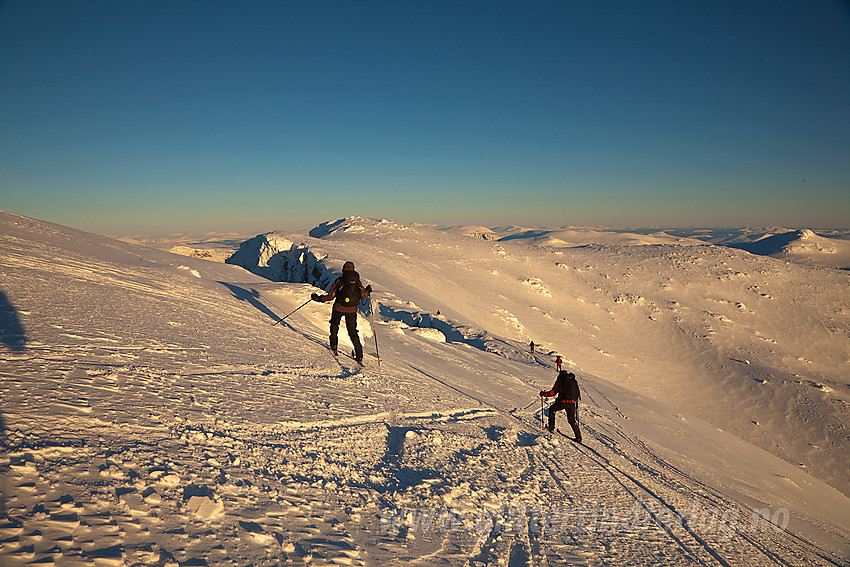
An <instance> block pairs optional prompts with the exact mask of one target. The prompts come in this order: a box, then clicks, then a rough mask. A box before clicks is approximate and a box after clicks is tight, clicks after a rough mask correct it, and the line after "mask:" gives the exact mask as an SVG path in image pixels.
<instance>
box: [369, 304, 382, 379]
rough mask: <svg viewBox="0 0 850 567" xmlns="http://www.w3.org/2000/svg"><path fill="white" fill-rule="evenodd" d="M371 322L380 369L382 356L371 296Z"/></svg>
mask: <svg viewBox="0 0 850 567" xmlns="http://www.w3.org/2000/svg"><path fill="white" fill-rule="evenodd" d="M369 320H370V321H371V322H372V336H373V337H375V357H376V358H377V359H378V368H380V367H381V355H379V354H378V333H376V332H375V307H374V305H373V304H372V296H371V295H370V296H369Z"/></svg>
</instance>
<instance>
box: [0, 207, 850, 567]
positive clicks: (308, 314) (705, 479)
mask: <svg viewBox="0 0 850 567" xmlns="http://www.w3.org/2000/svg"><path fill="white" fill-rule="evenodd" d="M2 223H3V225H2V228H3V230H2V233H0V234H2V235H3V240H2V243H0V244H2V248H3V254H2V256H0V263H2V270H3V280H2V284H0V287H2V291H3V293H4V294H5V295H6V296H7V298H8V302H9V304H10V305H12V306H13V308H14V312H13V313H12V315H10V316H13V317H15V318H17V319H18V320H19V321H20V323H21V327H22V328H23V329H24V333H25V338H24V341H23V343H24V344H23V345H18V342H19V341H17V340H14V341H13V340H7V341H4V342H5V344H4V346H3V348H4V349H5V350H3V351H2V354H3V365H2V367H1V368H0V395H2V398H0V399H2V403H0V417H2V421H1V423H2V427H1V428H0V432H2V436H3V440H4V446H5V447H6V450H5V452H4V453H3V456H2V461H0V469H2V473H3V474H2V476H0V478H1V479H2V485H0V487H2V498H0V503H2V509H3V511H4V512H5V514H4V519H3V520H2V521H0V562H2V564H3V565H24V564H46V565H49V564H56V565H240V566H241V565H279V564H284V563H287V562H290V563H296V564H309V565H366V564H369V565H389V564H398V565H400V564H409V563H413V562H418V563H421V564H425V565H432V564H433V565H438V564H439V565H442V564H458V565H459V564H464V565H491V564H492V565H496V564H508V565H523V564H530V565H555V564H576V565H582V564H584V565H602V564H614V563H621V564H629V565H681V564H691V563H698V564H705V565H715V564H719V565H777V564H779V565H788V564H793V565H798V564H799V565H836V564H841V561H842V559H841V556H840V554H841V546H842V544H843V543H844V542H846V541H847V539H848V532H849V531H850V528H848V524H847V517H846V513H845V512H844V510H846V509H848V508H847V507H846V506H845V504H846V503H847V500H846V497H844V496H843V495H842V494H840V493H839V492H838V491H836V490H835V489H832V488H830V487H829V486H827V485H825V484H824V483H823V482H821V481H819V480H817V479H815V478H814V477H813V476H811V475H810V474H808V473H807V472H806V471H804V470H801V469H800V467H798V466H795V465H793V464H789V463H786V462H783V461H781V460H779V459H778V458H776V457H775V456H773V455H771V454H768V453H766V452H763V451H760V450H759V449H757V448H755V447H753V446H752V445H750V444H748V443H746V442H744V441H742V440H741V439H740V438H738V437H734V436H732V435H730V434H728V433H724V432H721V431H718V428H717V427H716V426H713V425H709V424H708V423H705V422H703V421H701V420H700V419H697V418H694V417H691V415H690V414H689V413H688V412H687V411H685V410H684V409H683V408H681V407H678V406H668V405H665V404H662V403H660V402H658V401H654V400H651V399H649V398H646V397H644V396H641V395H638V394H636V393H634V392H633V391H631V390H629V389H628V388H627V387H624V386H628V385H629V384H628V383H626V384H624V385H617V384H615V383H613V382H611V381H608V380H606V379H603V378H601V377H599V376H598V375H597V374H596V373H594V372H591V371H587V370H586V369H583V368H582V367H581V366H580V365H581V364H582V362H581V360H582V357H584V356H585V355H584V354H583V353H584V352H592V350H590V349H585V348H584V346H583V345H581V348H576V349H573V348H564V345H558V344H555V341H547V340H540V342H541V343H543V345H544V346H543V348H542V349H541V350H538V352H536V353H535V354H533V355H532V354H531V353H529V352H528V351H527V348H526V345H527V342H528V341H527V340H526V339H527V338H528V337H527V336H517V335H509V336H502V335H499V334H498V333H495V332H492V331H491V330H490V329H489V328H488V327H487V326H485V325H481V324H478V323H477V321H478V319H479V318H481V320H482V321H485V322H493V324H494V326H495V327H497V328H499V329H510V328H511V325H510V323H509V322H508V319H506V317H510V316H513V317H515V318H516V320H517V321H519V322H521V323H522V324H523V325H525V326H526V327H527V328H530V329H533V328H534V327H535V326H540V325H541V324H540V323H538V322H534V323H532V324H529V323H528V321H529V319H528V317H527V315H528V313H536V312H535V311H534V310H530V309H527V308H526V307H524V304H523V303H522V302H521V301H519V300H517V299H512V298H509V299H508V300H507V301H506V300H505V299H500V298H499V297H497V296H498V295H504V296H505V297H509V296H508V295H507V294H505V293H501V292H498V291H497V292H488V291H479V292H477V293H472V292H468V295H461V296H460V298H461V299H464V298H466V297H475V298H476V300H475V301H477V302H478V303H472V304H471V305H477V306H479V307H475V308H473V307H469V306H467V305H465V304H464V303H463V302H462V301H460V300H458V302H455V296H453V295H451V291H452V290H451V289H449V290H448V291H446V290H445V289H443V291H444V293H440V294H438V293H437V290H440V289H441V288H444V285H443V284H444V282H449V281H450V280H451V278H449V277H448V276H442V275H439V274H438V275H437V276H435V279H433V280H431V281H430V283H429V282H428V281H426V280H427V272H428V270H431V271H433V270H434V265H431V266H429V267H428V269H425V268H416V267H415V265H416V264H417V263H416V262H412V265H411V266H408V268H410V269H411V270H413V271H412V272H411V274H410V276H411V279H408V280H407V282H408V283H406V284H403V285H402V284H399V285H398V286H396V285H395V281H396V278H397V280H398V281H399V282H400V281H402V280H403V279H404V275H403V274H401V273H399V274H394V273H390V272H386V273H382V272H381V271H380V270H379V269H378V265H379V264H380V262H379V261H378V260H377V259H375V260H372V261H371V262H370V260H369V258H368V257H367V258H364V259H363V260H362V261H361V260H360V259H359V258H357V259H356V260H355V261H357V263H358V269H359V270H360V271H361V273H362V275H363V278H364V280H365V281H366V282H367V283H373V285H374V286H375V287H376V290H378V291H377V292H376V293H375V299H376V311H377V313H376V320H375V323H376V328H377V335H378V339H379V341H380V344H379V346H380V353H381V357H382V362H381V365H380V367H379V366H378V365H377V360H376V359H375V352H374V343H373V342H371V341H370V340H366V339H371V338H373V337H372V335H371V327H370V325H369V324H368V322H367V320H366V319H365V318H364V317H361V318H360V325H359V328H360V332H361V336H362V337H363V338H364V346H365V347H366V353H367V358H366V363H367V366H366V368H363V369H360V368H358V367H357V366H356V365H355V364H354V363H353V361H351V360H349V359H347V358H346V357H344V356H342V355H341V356H340V357H339V358H334V357H333V356H332V355H331V354H330V353H329V351H328V350H327V319H328V317H329V315H330V305H317V304H314V303H310V304H308V305H307V306H305V307H304V308H303V309H301V310H299V311H298V312H297V313H295V314H293V315H292V316H291V317H290V318H289V319H287V320H286V321H284V322H282V323H280V324H278V325H276V326H272V323H274V322H275V321H276V320H277V319H278V318H279V317H280V316H281V315H283V314H285V313H288V312H289V311H291V310H293V309H295V308H296V307H298V306H299V305H301V304H302V303H303V302H304V301H305V300H306V298H308V297H309V294H310V292H311V291H313V290H314V289H315V288H313V287H311V286H310V285H307V284H303V283H298V284H279V283H271V282H268V281H267V280H264V279H261V278H258V277H256V276H253V275H252V274H249V273H247V272H245V271H244V270H242V269H240V268H237V267H234V266H224V265H220V264H214V263H211V262H206V261H203V260H195V259H188V258H181V257H176V256H173V255H171V254H167V253H164V252H157V251H153V250H148V249H144V248H140V247H135V246H132V245H129V244H124V243H117V242H115V241H111V240H109V239H103V238H100V237H96V236H94V235H87V234H85V233H79V232H77V231H72V230H70V229H64V228H62V227H56V226H55V225H49V224H47V223H40V222H37V221H31V220H29V219H23V218H22V217H16V216H14V215H6V214H4V215H3V216H2ZM337 226H338V227H344V226H348V225H345V224H344V223H343V224H340V225H337ZM380 226H381V227H382V228H384V229H393V226H385V225H380ZM369 230H370V225H368V224H364V223H360V224H358V225H357V226H356V227H352V228H351V229H350V231H349V234H350V235H356V236H357V237H358V238H360V239H362V238H366V237H367V236H368V235H369ZM398 231H399V232H398V234H396V237H398V238H400V236H399V234H406V233H412V232H414V229H413V228H404V229H398ZM323 232H324V233H325V236H328V237H330V238H334V236H333V235H334V234H336V233H335V232H330V231H328V230H324V231H323ZM418 238H421V236H420V237H418ZM441 238H445V241H441V240H440V238H436V239H435V240H434V241H433V243H432V245H433V246H438V245H441V242H445V243H446V244H444V245H451V246H456V247H457V250H459V251H462V252H463V253H464V254H465V257H466V258H467V261H468V265H472V264H476V263H477V264H479V265H481V266H482V268H481V270H484V273H486V274H487V277H488V278H492V277H493V276H492V275H491V274H490V273H489V272H486V269H487V268H486V267H484V266H488V265H490V264H491V259H490V255H489V254H490V253H491V252H490V250H489V249H487V252H486V254H487V255H486V256H483V257H482V258H483V261H482V259H481V258H479V260H478V261H476V258H477V254H478V252H477V250H478V248H477V246H478V244H477V241H471V242H476V244H475V245H474V246H476V248H472V249H469V248H466V245H465V243H466V240H462V241H460V243H461V244H458V243H457V241H456V240H454V238H455V237H453V236H451V235H445V236H444V237H441ZM484 244H485V245H486V243H484ZM348 245H349V244H347V243H345V242H342V243H341V244H340V246H341V248H344V247H346V246H348ZM335 246H336V245H335ZM362 248H363V247H362V246H354V245H351V249H350V250H349V249H341V250H340V251H338V252H337V251H335V252H334V255H333V257H334V258H336V257H339V258H345V257H348V254H349V252H352V253H353V251H354V250H361V253H364V252H363V251H362ZM507 249H508V248H507V247H506V248H505V250H507ZM402 251H403V252H404V253H405V254H406V255H407V256H408V257H415V255H414V254H413V251H412V250H411V249H409V248H407V244H404V247H403V250H402ZM367 252H368V250H367ZM390 252H391V251H387V252H384V254H389V253H390ZM374 253H375V255H376V256H375V258H378V256H377V252H374ZM508 253H510V254H514V255H516V254H518V253H517V252H508ZM321 255H322V254H317V255H316V257H317V258H319V257H320V256H321ZM367 256H368V255H367ZM396 256H397V254H396ZM495 256H498V257H501V256H499V255H495ZM519 261H520V262H525V260H519ZM418 264H419V265H420V266H421V265H422V263H421V262H420V263H418ZM435 264H436V263H435ZM181 266H182V267H181ZM454 269H455V268H453V270H454ZM551 269H552V270H553V271H556V272H554V273H562V272H564V270H563V269H562V268H559V267H557V266H555V265H554V264H552V265H551ZM192 270H194V271H195V272H197V274H198V275H200V277H198V275H196V274H195V273H194V272H192ZM416 270H421V271H416ZM481 270H477V269H476V270H472V271H473V272H480V271H481ZM499 271H500V273H502V274H510V277H511V280H510V281H511V282H514V283H516V285H517V286H518V288H519V289H522V290H523V291H522V292H518V293H522V294H526V295H523V296H522V297H526V296H527V297H540V298H541V300H542V301H549V299H547V298H546V296H544V295H542V294H540V293H538V292H537V291H535V290H534V289H529V288H528V287H529V286H527V285H525V284H523V283H522V281H523V279H526V278H528V279H530V278H539V280H540V281H541V282H543V283H545V285H546V286H547V288H548V289H550V290H551V293H552V295H553V297H558V296H559V294H560V293H562V292H561V291H559V288H558V286H557V285H555V284H554V283H553V282H551V281H550V280H549V279H548V278H547V277H546V274H547V273H546V272H545V270H538V269H536V268H535V269H533V270H529V269H527V268H526V269H525V270H517V272H516V273H513V274H512V272H511V270H509V269H505V268H502V267H500V269H499ZM520 272H524V273H520ZM413 276H416V277H415V278H414V277H413ZM384 278H386V279H384ZM435 281H436V282H437V283H434V282H435ZM414 283H415V285H413V284H414ZM445 285H449V284H445ZM455 285H457V286H458V288H460V287H462V285H460V284H455ZM420 288H421V289H423V290H424V291H419V290H420ZM601 289H602V290H603V292H599V293H600V295H599V296H598V297H595V298H594V299H595V300H596V301H597V302H599V304H600V305H602V306H604V308H600V307H594V308H593V310H594V311H598V310H602V311H604V310H605V309H610V311H611V312H613V313H614V316H615V317H616V318H617V319H616V320H617V321H618V322H619V323H621V324H625V322H626V320H627V319H626V315H624V314H620V313H618V312H617V311H616V309H618V308H620V307H622V308H624V309H625V308H627V307H628V308H633V307H636V308H644V307H645V306H644V305H639V306H634V305H632V304H624V305H620V304H617V303H615V302H613V301H611V302H610V303H607V302H606V301H607V300H606V299H605V298H606V297H610V293H609V292H608V290H607V289H606V288H604V287H602V288H601ZM408 291H410V292H411V293H410V294H409V295H405V292H408ZM502 291H503V292H504V291H509V290H502ZM511 293H512V292H511ZM581 293H582V294H583V295H587V296H591V295H592V294H591V293H590V291H582V292H581ZM636 293H639V294H640V295H641V296H642V297H644V298H645V299H647V300H649V301H654V299H652V296H651V295H650V294H648V293H645V292H643V291H642V290H636ZM482 296H483V297H482ZM435 298H439V299H440V300H441V301H440V302H439V303H437V302H436V301H435ZM523 301H525V300H523ZM745 303H746V302H745ZM494 305H501V306H502V308H503V309H504V313H503V312H498V311H491V307H492V306H494ZM618 306H619V307H618ZM537 307H538V309H539V310H540V311H541V312H546V313H553V314H554V315H552V316H551V317H550V318H545V317H544V319H543V320H544V321H547V323H546V324H551V325H553V326H556V328H561V327H566V325H564V324H563V323H562V322H560V317H559V315H560V313H559V312H558V311H557V309H556V306H554V305H549V304H545V303H540V304H537ZM437 309H440V310H441V313H442V314H441V315H440V316H437V315H436V310H437ZM477 309H480V310H481V313H478V312H477V311H476V310H477ZM485 312H486V314H487V315H486V317H484V316H482V314H483V313H485ZM455 313H458V314H460V313H464V314H465V315H463V316H458V317H455V316H454V315H453V314H455ZM623 313H628V311H623ZM576 319H577V320H578V321H579V324H580V325H583V328H585V329H590V328H592V325H594V324H596V323H599V321H597V320H594V318H593V317H591V316H590V315H588V316H587V318H586V319H585V320H582V319H581V318H579V317H577V318H576ZM597 326H598V327H600V330H598V331H597V332H598V333H601V334H604V332H607V331H606V330H605V326H604V325H602V324H599V325H597ZM6 328H8V326H4V329H6ZM485 329H486V330H485ZM4 332H5V331H4ZM437 333H439V334H440V335H442V336H443V337H444V339H443V340H440V339H439V337H438V336H437ZM340 334H341V336H340V344H341V345H342V344H344V342H345V341H346V340H347V339H346V338H345V333H344V330H342V331H341V333H340ZM6 336H7V335H4V337H6ZM546 336H552V337H554V336H556V335H555V334H549V335H546ZM435 339H436V340H435ZM535 342H538V340H537V339H535ZM548 342H552V343H553V344H551V345H549V344H547V343H548ZM577 344H578V341H577ZM592 346H593V347H594V348H595V347H597V346H598V347H600V348H601V347H602V346H607V345H605V344H603V342H602V341H600V342H598V343H597V342H595V341H592ZM556 348H557V350H558V351H561V352H563V353H567V354H569V356H566V355H565V356H564V358H565V360H568V362H567V364H569V365H570V368H572V369H574V370H576V371H577V372H578V373H579V376H580V379H581V384H582V388H583V394H584V395H583V398H584V403H583V404H582V407H581V410H580V418H581V426H582V429H583V432H584V436H585V440H586V442H587V446H584V447H583V446H578V445H576V444H574V443H573V442H572V441H570V440H568V439H566V438H564V437H560V436H558V435H557V434H555V435H549V434H542V433H541V431H540V429H539V420H540V417H541V416H540V415H539V412H540V406H539V400H538V398H537V391H538V390H540V389H542V388H544V387H545V388H548V387H550V386H551V382H552V381H553V380H554V376H555V371H554V368H553V365H554V350H555V349H556ZM609 348H610V347H609ZM621 348H624V347H616V345H615V348H613V349H611V350H612V351H614V353H615V355H613V356H612V358H616V357H617V356H619V352H618V351H619V349H621ZM576 352H577V353H578V354H575V353H576ZM590 358H592V356H591V357H590ZM812 358H815V357H812ZM753 360H754V361H755V360H757V359H756V358H755V357H753ZM615 362H616V360H615ZM739 364H740V363H739ZM755 364H756V363H755V362H754V364H750V365H746V364H740V365H741V366H743V367H747V368H748V369H750V370H751V369H752V367H753V366H755ZM637 379H638V378H635V380H637ZM752 382H753V384H754V387H757V388H758V387H761V386H763V385H758V384H757V383H756V382H754V381H752ZM824 383H826V381H824ZM807 387H808V388H812V387H811V386H807ZM812 389H814V390H817V391H818V392H823V390H820V389H818V388H812ZM813 407H816V406H813ZM674 408H675V409H674ZM560 419H561V422H560V425H561V427H563V426H565V423H564V422H563V418H560ZM760 427H762V428H775V429H774V431H778V430H780V429H779V428H780V427H781V426H780V425H779V424H774V423H770V422H768V421H764V422H763V425H761V426H760Z"/></svg>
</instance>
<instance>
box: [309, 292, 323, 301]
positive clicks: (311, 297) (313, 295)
mask: <svg viewBox="0 0 850 567" xmlns="http://www.w3.org/2000/svg"><path fill="white" fill-rule="evenodd" d="M310 299H312V300H313V301H321V299H319V294H318V293H311V294H310Z"/></svg>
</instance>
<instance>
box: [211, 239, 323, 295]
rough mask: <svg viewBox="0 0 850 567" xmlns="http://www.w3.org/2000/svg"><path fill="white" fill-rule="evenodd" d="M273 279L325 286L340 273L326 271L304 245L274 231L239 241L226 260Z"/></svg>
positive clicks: (321, 263) (320, 260) (320, 261)
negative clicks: (234, 250)
mask: <svg viewBox="0 0 850 567" xmlns="http://www.w3.org/2000/svg"><path fill="white" fill-rule="evenodd" d="M225 262H226V263H228V264H235V265H237V266H242V267H243V268H245V269H247V270H249V271H251V272H254V273H255V274H257V275H259V276H262V277H264V278H266V279H269V280H271V281H275V282H293V283H309V284H311V285H314V286H316V287H320V288H325V287H327V286H329V285H330V284H331V283H332V282H333V280H334V279H335V278H336V277H337V276H338V275H339V274H338V273H334V272H332V271H331V270H329V269H328V268H327V267H326V266H325V264H324V263H323V262H322V259H320V258H316V256H315V255H314V254H313V253H312V252H311V251H310V249H309V248H308V246H307V244H304V243H298V244H296V243H295V242H292V241H290V240H288V239H286V238H285V237H283V236H281V235H278V234H276V233H268V234H260V235H257V236H255V237H254V238H252V239H250V240H247V241H245V242H243V243H242V245H241V246H240V247H239V250H238V251H236V252H235V253H234V254H233V255H232V256H230V257H229V258H227V260H225Z"/></svg>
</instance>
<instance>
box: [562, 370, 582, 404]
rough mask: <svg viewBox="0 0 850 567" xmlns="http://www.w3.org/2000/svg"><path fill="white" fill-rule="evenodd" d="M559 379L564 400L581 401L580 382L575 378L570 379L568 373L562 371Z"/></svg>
mask: <svg viewBox="0 0 850 567" xmlns="http://www.w3.org/2000/svg"><path fill="white" fill-rule="evenodd" d="M558 378H560V380H561V397H562V398H563V399H565V400H573V401H576V400H580V399H581V393H580V392H579V389H578V382H577V381H576V379H575V377H574V376H573V377H570V376H569V373H568V372H566V371H563V370H562V371H561V374H560V375H559V376H558Z"/></svg>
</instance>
